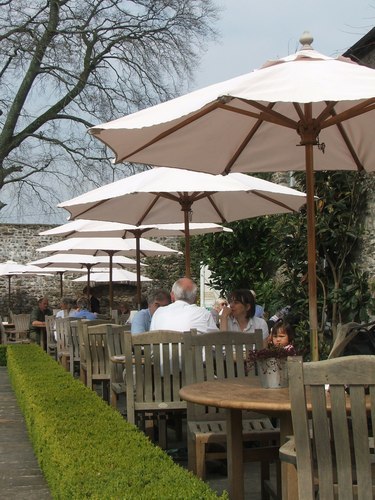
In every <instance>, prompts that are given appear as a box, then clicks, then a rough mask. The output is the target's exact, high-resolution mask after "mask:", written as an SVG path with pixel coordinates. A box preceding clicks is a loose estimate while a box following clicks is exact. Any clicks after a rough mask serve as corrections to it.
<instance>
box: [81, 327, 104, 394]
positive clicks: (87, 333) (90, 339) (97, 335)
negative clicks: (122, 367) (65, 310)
mask: <svg viewBox="0 0 375 500" xmlns="http://www.w3.org/2000/svg"><path fill="white" fill-rule="evenodd" d="M82 332H83V348H84V352H85V363H86V385H87V387H89V388H90V389H94V383H95V382H100V383H101V384H102V397H103V399H104V400H105V401H108V399H109V398H108V385H109V381H110V377H111V369H110V361H109V354H108V344H107V324H106V323H102V324H97V325H92V322H91V321H87V322H85V323H83V322H82Z"/></svg>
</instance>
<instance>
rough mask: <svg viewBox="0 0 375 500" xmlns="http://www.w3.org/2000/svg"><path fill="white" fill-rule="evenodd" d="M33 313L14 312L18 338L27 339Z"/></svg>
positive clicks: (13, 320) (16, 336)
mask: <svg viewBox="0 0 375 500" xmlns="http://www.w3.org/2000/svg"><path fill="white" fill-rule="evenodd" d="M30 318H31V314H28V313H23V314H13V319H12V322H13V323H14V332H15V338H16V340H22V339H26V337H27V334H28V332H29V330H30Z"/></svg>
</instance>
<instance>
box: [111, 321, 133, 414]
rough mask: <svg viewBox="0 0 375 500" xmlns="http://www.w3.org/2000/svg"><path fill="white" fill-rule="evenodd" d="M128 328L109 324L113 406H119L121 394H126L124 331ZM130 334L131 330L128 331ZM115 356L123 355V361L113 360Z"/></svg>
mask: <svg viewBox="0 0 375 500" xmlns="http://www.w3.org/2000/svg"><path fill="white" fill-rule="evenodd" d="M125 331H126V330H125V329H124V327H123V326H122V325H117V324H116V325H107V343H108V354H109V358H110V369H111V375H110V402H111V406H113V407H114V408H117V401H118V398H119V396H120V395H121V394H124V395H125V382H124V373H123V372H124V368H125V355H124V353H125V345H124V335H123V332H125ZM128 335H130V332H128ZM115 357H120V358H121V357H123V358H124V360H123V362H121V360H119V362H115V361H112V360H111V358H112V359H114V358H115Z"/></svg>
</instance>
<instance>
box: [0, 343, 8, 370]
mask: <svg viewBox="0 0 375 500" xmlns="http://www.w3.org/2000/svg"><path fill="white" fill-rule="evenodd" d="M6 365H7V346H6V345H0V366H6Z"/></svg>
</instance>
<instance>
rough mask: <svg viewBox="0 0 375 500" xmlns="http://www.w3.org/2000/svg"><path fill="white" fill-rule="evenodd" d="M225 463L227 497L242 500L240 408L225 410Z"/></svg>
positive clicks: (242, 468) (242, 471) (242, 474)
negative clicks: (227, 487)
mask: <svg viewBox="0 0 375 500" xmlns="http://www.w3.org/2000/svg"><path fill="white" fill-rule="evenodd" d="M227 463H228V481H229V497H230V499H231V500H243V498H244V467H243V449H242V412H241V410H227Z"/></svg>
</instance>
